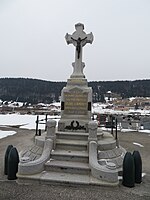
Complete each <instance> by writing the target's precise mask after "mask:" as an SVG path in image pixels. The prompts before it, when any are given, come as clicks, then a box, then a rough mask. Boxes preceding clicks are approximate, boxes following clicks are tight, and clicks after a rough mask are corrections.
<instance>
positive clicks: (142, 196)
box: [0, 128, 150, 200]
mask: <svg viewBox="0 0 150 200" xmlns="http://www.w3.org/2000/svg"><path fill="white" fill-rule="evenodd" d="M0 129H1V130H15V131H17V134H15V135H13V136H9V137H7V138H3V139H1V140H0V200H26V199H28V200H29V199H32V200H35V199H36V200H41V199H43V200H47V199H51V200H53V199H54V200H55V199H57V200H58V199H60V200H61V199H62V200H67V199H68V200H84V199H86V200H90V199H92V200H99V199H100V200H105V199H109V200H110V199H111V200H131V199H132V200H149V199H150V189H149V188H150V136H149V134H143V133H136V132H134V133H133V132H130V133H119V134H118V135H119V139H120V145H122V146H123V147H124V148H126V150H127V151H130V152H133V151H134V150H138V151H139V152H140V154H141V157H142V162H143V172H144V173H146V176H145V177H144V178H143V182H142V183H141V184H137V185H135V187H134V188H127V187H124V186H123V185H122V184H121V183H120V185H119V186H118V187H98V186H70V185H18V184H17V183H16V181H8V180H7V177H6V176H4V173H3V171H4V170H3V166H4V164H3V161H4V155H5V151H6V148H7V146H8V145H9V144H12V145H13V146H15V147H16V148H17V149H18V151H21V149H22V148H25V147H26V146H27V145H28V146H30V145H32V144H33V138H34V134H35V132H34V131H31V130H24V129H17V128H11V129H10V128H9V129H7V128H0ZM134 142H136V143H140V144H142V145H143V146H144V147H140V146H137V145H134V144H133V143H134Z"/></svg>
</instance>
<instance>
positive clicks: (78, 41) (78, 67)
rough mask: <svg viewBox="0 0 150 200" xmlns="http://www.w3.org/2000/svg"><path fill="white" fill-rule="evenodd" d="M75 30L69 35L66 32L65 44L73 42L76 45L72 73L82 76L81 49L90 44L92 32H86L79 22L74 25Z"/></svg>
mask: <svg viewBox="0 0 150 200" xmlns="http://www.w3.org/2000/svg"><path fill="white" fill-rule="evenodd" d="M75 29H76V31H75V32H74V33H73V34H72V35H70V34H68V33H67V34H66V36H65V38H66V42H67V44H73V45H74V46H75V47H76V51H75V63H73V67H74V72H73V74H74V75H75V76H78V77H79V76H83V67H84V63H82V49H83V47H84V46H85V45H86V44H87V43H90V44H92V42H93V34H92V33H89V34H86V33H85V32H84V31H83V30H84V25H83V24H81V23H78V24H76V25H75Z"/></svg>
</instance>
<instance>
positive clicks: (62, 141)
mask: <svg viewBox="0 0 150 200" xmlns="http://www.w3.org/2000/svg"><path fill="white" fill-rule="evenodd" d="M88 136H89V133H84V132H58V131H57V132H56V144H55V149H54V150H52V151H51V153H50V159H49V160H48V161H46V162H45V164H44V170H43V171H42V172H40V173H36V174H30V175H21V174H19V176H18V182H19V183H33V182H37V183H42V184H69V185H74V184H79V185H80V184H82V185H87V184H88V185H89V184H90V185H111V183H109V184H108V183H106V182H102V181H101V180H99V179H97V178H94V177H93V176H92V175H91V169H90V167H89V151H88ZM45 138H46V134H43V136H40V137H37V138H36V140H37V141H36V142H35V143H36V144H38V145H41V144H42V141H43V144H44V141H45ZM97 138H98V144H99V150H98V152H99V153H98V159H102V160H103V159H106V160H107V159H108V158H112V157H113V155H114V152H115V154H118V155H116V157H118V156H119V155H120V153H118V150H114V152H113V155H110V154H111V153H112V152H111V151H112V149H114V148H115V147H116V141H115V140H114V138H113V137H112V136H111V134H109V133H107V132H106V133H105V132H101V131H99V130H98V132H97ZM35 148H37V147H36V146H35ZM114 157H115V156H114ZM100 163H101V161H100ZM112 186H113V184H112Z"/></svg>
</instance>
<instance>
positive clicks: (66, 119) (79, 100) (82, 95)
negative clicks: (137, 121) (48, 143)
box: [58, 23, 93, 132]
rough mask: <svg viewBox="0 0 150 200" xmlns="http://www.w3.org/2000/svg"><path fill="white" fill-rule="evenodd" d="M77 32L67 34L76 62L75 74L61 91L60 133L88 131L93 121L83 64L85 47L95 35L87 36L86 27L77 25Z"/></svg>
mask: <svg viewBox="0 0 150 200" xmlns="http://www.w3.org/2000/svg"><path fill="white" fill-rule="evenodd" d="M75 29H76V31H75V32H74V33H73V34H72V35H70V34H68V33H67V34H66V36H65V39H66V42H67V44H73V45H74V46H75V62H73V63H72V66H73V73H72V74H71V76H70V78H69V79H68V80H67V85H66V87H64V88H63V89H62V91H61V119H60V120H59V122H58V130H59V131H67V130H69V131H70V130H72V131H78V130H80V131H81V130H83V131H86V132H87V131H88V130H87V129H88V128H87V127H88V126H87V125H88V122H89V121H90V120H91V105H92V88H91V87H88V82H87V79H86V78H85V75H84V73H83V68H84V67H85V63H84V62H82V53H83V47H84V46H85V45H86V44H87V43H91V44H92V42H93V34H92V33H89V34H86V33H85V32H84V31H83V30H84V25H83V24H81V23H78V24H76V25H75Z"/></svg>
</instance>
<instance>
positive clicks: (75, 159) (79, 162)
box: [45, 132, 90, 183]
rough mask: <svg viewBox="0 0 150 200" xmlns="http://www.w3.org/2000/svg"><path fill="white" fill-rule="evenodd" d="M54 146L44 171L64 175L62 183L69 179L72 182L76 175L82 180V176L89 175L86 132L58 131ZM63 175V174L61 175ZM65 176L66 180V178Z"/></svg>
mask: <svg viewBox="0 0 150 200" xmlns="http://www.w3.org/2000/svg"><path fill="white" fill-rule="evenodd" d="M56 136H57V139H56V148H55V150H53V151H52V153H51V157H50V160H49V161H47V162H46V163H45V171H46V172H47V174H48V173H50V174H51V173H52V172H53V173H55V175H56V178H54V179H55V180H54V181H55V182H56V181H57V180H56V179H57V176H59V175H60V176H61V177H64V179H63V180H62V181H63V182H64V183H65V182H66V181H67V182H68V179H69V182H70V183H71V182H72V183H73V182H74V180H75V179H76V177H77V176H78V183H80V181H79V177H80V178H81V181H82V182H83V177H84V178H85V177H86V176H87V178H88V177H89V175H90V168H89V155H88V150H87V146H88V134H87V133H70V132H69V133H68V132H58V133H57V134H56ZM62 175H63V176H62ZM66 177H67V180H66Z"/></svg>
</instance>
